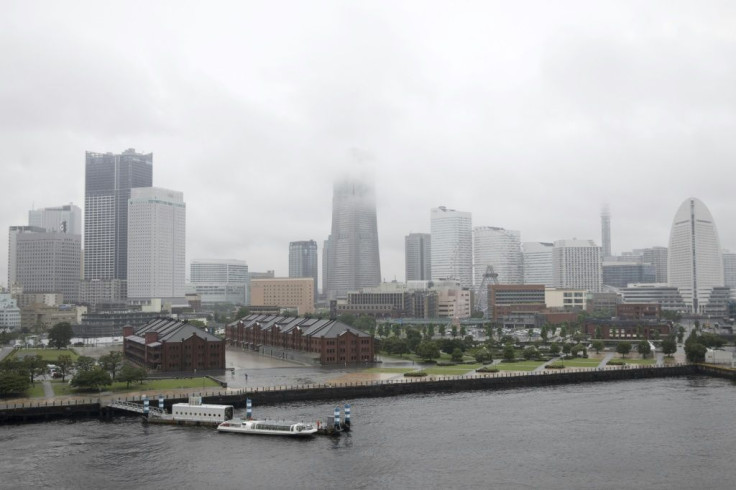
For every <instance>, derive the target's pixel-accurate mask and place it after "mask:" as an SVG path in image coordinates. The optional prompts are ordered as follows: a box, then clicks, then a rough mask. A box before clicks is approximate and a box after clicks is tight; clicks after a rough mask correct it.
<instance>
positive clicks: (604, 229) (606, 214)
mask: <svg viewBox="0 0 736 490" xmlns="http://www.w3.org/2000/svg"><path fill="white" fill-rule="evenodd" d="M601 244H602V251H601V253H602V257H601V258H602V259H603V260H605V259H606V257H610V256H611V255H612V253H611V212H610V211H609V209H608V205H607V204H606V205H604V206H603V210H602V211H601Z"/></svg>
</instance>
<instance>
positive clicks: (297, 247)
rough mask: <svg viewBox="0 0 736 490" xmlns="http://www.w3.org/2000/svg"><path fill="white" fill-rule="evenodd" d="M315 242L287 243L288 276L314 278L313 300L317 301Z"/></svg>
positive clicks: (317, 270)
mask: <svg viewBox="0 0 736 490" xmlns="http://www.w3.org/2000/svg"><path fill="white" fill-rule="evenodd" d="M318 276H319V264H318V261H317V242H315V241H314V240H307V241H300V242H290V243H289V277H311V278H312V279H314V300H315V302H316V301H317V279H318Z"/></svg>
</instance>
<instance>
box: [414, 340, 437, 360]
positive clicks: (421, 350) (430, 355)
mask: <svg viewBox="0 0 736 490" xmlns="http://www.w3.org/2000/svg"><path fill="white" fill-rule="evenodd" d="M416 353H417V355H418V356H419V357H421V358H422V359H426V360H428V361H431V360H432V359H437V358H438V357H440V348H439V347H438V346H437V342H434V341H432V340H425V341H423V342H421V343H420V344H419V345H417V349H416Z"/></svg>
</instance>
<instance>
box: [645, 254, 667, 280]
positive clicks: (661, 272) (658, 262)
mask: <svg viewBox="0 0 736 490" xmlns="http://www.w3.org/2000/svg"><path fill="white" fill-rule="evenodd" d="M641 257H642V261H643V262H644V263H646V264H652V265H653V266H654V282H656V283H660V284H667V247H652V248H645V249H643V250H642V251H641Z"/></svg>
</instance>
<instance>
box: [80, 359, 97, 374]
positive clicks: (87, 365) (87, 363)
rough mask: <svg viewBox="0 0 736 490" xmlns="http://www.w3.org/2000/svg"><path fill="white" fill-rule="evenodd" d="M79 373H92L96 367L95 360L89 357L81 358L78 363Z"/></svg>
mask: <svg viewBox="0 0 736 490" xmlns="http://www.w3.org/2000/svg"><path fill="white" fill-rule="evenodd" d="M76 366H77V371H90V370H91V369H92V368H93V367H95V360H94V359H92V358H91V357H89V356H79V357H78V358H77V362H76Z"/></svg>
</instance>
